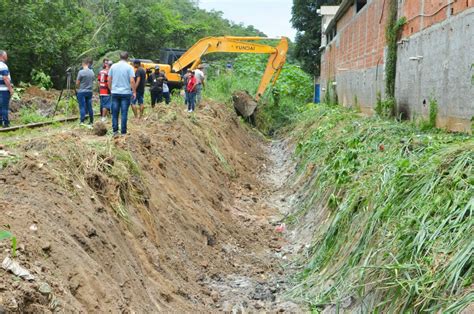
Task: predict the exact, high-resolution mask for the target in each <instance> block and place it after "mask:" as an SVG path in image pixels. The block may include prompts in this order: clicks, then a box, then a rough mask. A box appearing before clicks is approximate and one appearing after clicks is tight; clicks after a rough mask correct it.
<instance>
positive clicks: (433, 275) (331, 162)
mask: <svg viewBox="0 0 474 314" xmlns="http://www.w3.org/2000/svg"><path fill="white" fill-rule="evenodd" d="M292 132H293V134H292V135H293V136H294V137H295V138H296V139H298V145H297V149H296V155H297V156H298V158H299V160H300V162H299V166H298V167H299V170H300V171H301V172H305V171H306V175H307V178H308V180H311V181H310V197H308V199H307V200H306V201H305V202H304V204H303V205H302V207H301V208H300V210H299V211H298V212H297V213H296V214H295V215H294V216H293V217H291V220H292V221H299V219H300V218H301V217H303V216H305V214H307V213H308V212H310V211H324V212H326V213H327V221H325V222H324V223H323V222H321V221H319V222H314V223H315V224H317V225H316V226H315V229H316V230H317V232H316V233H315V236H314V241H313V243H312V244H311V248H310V250H309V252H308V258H305V259H302V260H301V261H300V262H301V265H302V267H303V268H304V270H303V271H302V272H301V273H300V274H299V275H298V278H297V280H298V284H297V285H296V286H295V287H294V289H293V290H292V292H291V293H292V295H293V297H295V298H297V299H299V300H301V301H305V302H308V303H309V304H310V305H311V306H312V308H313V309H314V310H315V311H318V310H319V309H322V308H324V306H326V305H328V304H338V303H340V302H341V300H343V299H344V298H346V297H348V296H352V297H355V298H356V299H358V300H359V301H360V303H361V304H365V308H364V309H363V311H364V312H366V311H374V312H384V313H385V312H395V313H405V312H436V311H443V312H457V311H459V310H460V309H462V308H463V307H465V306H466V305H468V304H469V303H470V302H473V301H474V292H473V287H474V286H473V276H474V272H473V253H474V219H473V214H474V171H473V162H474V140H473V138H472V137H469V136H467V135H453V134H446V133H443V132H433V133H422V132H421V131H419V129H417V128H416V127H414V126H412V125H410V124H406V123H396V122H393V121H388V120H382V119H378V118H361V117H359V116H358V115H357V113H355V112H353V111H349V110H347V109H343V108H340V107H334V106H324V105H322V106H318V107H314V106H310V107H308V108H307V110H306V111H305V112H304V113H303V114H301V115H300V116H299V119H298V123H297V124H296V125H295V128H294V130H293V131H292ZM309 166H311V167H309ZM308 169H314V170H308ZM309 178H311V179H309Z"/></svg>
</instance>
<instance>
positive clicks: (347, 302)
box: [341, 296, 354, 309]
mask: <svg viewBox="0 0 474 314" xmlns="http://www.w3.org/2000/svg"><path fill="white" fill-rule="evenodd" d="M353 302H354V300H353V298H352V297H351V296H349V297H347V298H345V299H343V300H342V301H341V306H342V308H343V309H347V308H348V307H350V306H351V305H352V303H353Z"/></svg>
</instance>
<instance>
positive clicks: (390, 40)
mask: <svg viewBox="0 0 474 314" xmlns="http://www.w3.org/2000/svg"><path fill="white" fill-rule="evenodd" d="M397 15H398V1H397V0H390V1H389V16H388V22H387V26H386V29H385V40H386V42H387V61H386V62H385V72H386V79H385V89H386V91H385V92H386V95H387V98H389V99H391V98H395V77H396V75H397V48H398V47H397V40H398V37H399V35H400V31H401V29H402V27H403V25H405V23H406V21H407V20H406V18H405V17H402V18H400V19H399V20H397Z"/></svg>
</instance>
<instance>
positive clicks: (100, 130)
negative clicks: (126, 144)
mask: <svg viewBox="0 0 474 314" xmlns="http://www.w3.org/2000/svg"><path fill="white" fill-rule="evenodd" d="M92 133H93V134H94V135H97V136H104V135H106V134H107V126H106V125H105V123H104V122H101V121H99V122H96V123H94V127H93V128H92Z"/></svg>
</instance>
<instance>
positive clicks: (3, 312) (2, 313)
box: [0, 304, 7, 314]
mask: <svg viewBox="0 0 474 314" xmlns="http://www.w3.org/2000/svg"><path fill="white" fill-rule="evenodd" d="M6 313H7V310H6V309H5V308H4V307H3V305H1V304H0V314H6Z"/></svg>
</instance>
